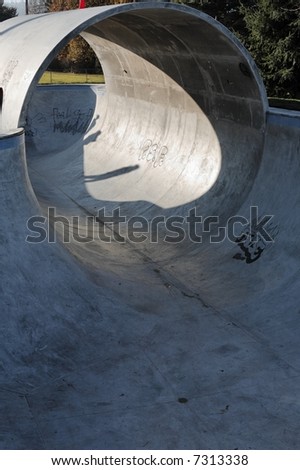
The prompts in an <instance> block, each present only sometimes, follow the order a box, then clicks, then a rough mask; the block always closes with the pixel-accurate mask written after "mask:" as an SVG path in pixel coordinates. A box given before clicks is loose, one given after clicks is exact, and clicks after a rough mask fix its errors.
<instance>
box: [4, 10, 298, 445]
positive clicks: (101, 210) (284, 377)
mask: <svg viewBox="0 0 300 470" xmlns="http://www.w3.org/2000/svg"><path fill="white" fill-rule="evenodd" d="M78 34H81V35H82V37H84V39H85V40H86V41H87V42H88V43H89V44H90V45H91V46H92V48H93V49H94V51H95V53H96V54H97V56H98V58H99V60H100V62H101V65H102V67H103V71H104V75H105V85H81V86H79V85H69V86H66V85H62V86H54V85H51V86H38V81H39V78H40V77H41V75H42V74H43V72H44V71H45V70H46V69H47V67H48V65H49V64H50V63H51V61H52V59H53V58H54V57H55V56H56V55H57V53H58V52H59V50H60V49H61V48H62V47H63V46H64V45H65V44H67V43H68V42H69V41H70V39H72V38H73V37H75V36H77V35H78ZM24 38H26V40H24ZM0 45H1V55H0V64H1V67H0V90H1V94H0V97H1V103H0V165H1V172H0V178H1V180H0V183H1V184H0V188H1V191H0V197H1V225H0V227H1V228H0V236H1V245H0V247H1V248H0V249H1V258H0V259H1V300H0V302H1V343H0V367H1V369H0V370H1V375H0V398H1V399H0V412H1V421H0V448H1V449H298V448H299V446H300V438H299V436H300V424H299V423H300V401H299V393H300V362H299V353H300V346H299V333H300V316H299V313H300V312H299V287H300V283H299V250H298V247H297V242H298V240H297V236H298V234H299V228H300V219H299V197H300V194H299V177H300V168H299V162H300V159H299V157H300V155H299V153H300V152H299V147H300V143H299V142H300V141H299V136H300V132H299V127H300V115H299V113H296V112H288V111H284V110H278V109H277V110H275V109H270V108H269V107H268V103H267V98H266V93H265V89H264V85H263V83H262V81H261V78H260V76H259V73H258V71H257V69H256V66H255V64H254V62H253V60H252V59H251V57H250V55H249V54H248V52H247V51H246V50H245V49H244V48H243V46H242V45H241V44H240V43H239V42H238V41H237V39H236V38H235V37H234V36H233V35H232V34H231V33H230V32H229V31H228V30H227V29H226V28H224V27H223V26H222V25H221V24H219V23H218V22H217V21H215V20H214V19H212V18H210V17H209V16H207V15H205V14H203V13H200V12H199V11H196V10H193V9H190V8H187V7H184V6H180V5H177V4H171V3H136V4H127V5H113V6H105V7H95V8H88V9H84V10H76V11H66V12H60V13H53V14H45V15H34V16H26V17H18V18H14V19H11V20H8V21H5V22H3V23H1V24H0Z"/></svg>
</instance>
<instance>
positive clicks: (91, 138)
mask: <svg viewBox="0 0 300 470" xmlns="http://www.w3.org/2000/svg"><path fill="white" fill-rule="evenodd" d="M81 35H82V36H83V37H84V39H85V40H86V41H87V42H88V43H89V44H90V45H91V47H92V48H93V50H94V51H95V53H96V55H97V56H98V58H99V60H100V62H101V65H102V67H103V71H104V74H105V87H103V86H96V85H93V86H48V87H44V86H43V87H41V86H38V87H36V88H35V91H34V93H33V95H32V96H31V98H30V101H29V103H26V107H24V109H25V110H26V134H27V153H28V159H29V163H30V169H31V174H32V181H33V186H34V189H35V190H36V193H37V196H38V197H39V193H43V197H44V198H45V197H46V196H45V193H46V192H47V191H46V190H45V188H44V189H42V190H41V186H42V184H41V179H40V176H42V175H44V176H46V178H47V183H48V184H49V185H51V186H52V188H54V187H55V188H57V189H58V190H61V191H62V192H63V193H64V194H65V195H67V196H68V198H69V199H71V200H72V201H75V202H76V204H78V205H79V206H80V207H84V208H85V209H86V210H87V211H88V212H89V213H95V212H96V211H97V210H98V209H100V208H102V207H105V210H107V212H108V213H109V214H111V213H112V210H113V209H114V208H117V207H120V210H121V211H122V214H123V215H125V216H132V215H135V216H138V215H143V216H144V217H146V218H147V219H153V217H154V216H157V215H161V216H169V215H182V216H185V215H187V212H188V210H189V209H190V208H192V207H195V208H197V211H199V213H201V215H203V216H210V215H212V216H213V215H215V214H217V215H218V216H219V217H220V220H224V219H225V218H228V217H230V216H231V215H233V214H235V213H236V212H237V210H238V208H239V207H240V206H241V205H242V203H243V201H244V200H245V199H246V197H247V195H248V193H249V191H250V189H251V187H252V184H253V181H254V179H255V176H256V174H257V172H258V169H259V166H260V161H261V156H262V150H263V140H264V125H265V104H264V91H263V90H262V88H261V86H260V83H259V78H258V76H257V75H256V71H255V69H254V68H253V67H252V64H251V60H250V59H249V56H248V55H247V53H246V52H245V50H244V49H243V48H242V46H240V45H239V44H238V43H237V41H236V40H234V39H233V38H232V37H231V35H230V33H229V32H227V31H226V30H225V29H224V28H223V27H221V26H220V25H218V24H217V23H216V22H215V21H213V20H212V19H209V20H208V17H206V15H203V14H200V13H199V12H193V13H192V14H191V13H190V10H189V11H188V12H187V11H186V10H184V9H183V10H181V9H180V8H178V7H176V8H175V7H174V9H172V8H168V9H160V8H157V9H156V8H149V9H147V8H144V9H138V10H133V11H125V12H121V13H118V14H115V15H114V16H111V17H109V18H106V19H104V20H101V21H97V22H95V23H94V24H92V25H90V26H88V27H87V28H85V29H84V30H83V31H82V32H81ZM48 60H50V57H49V59H48ZM24 109H23V114H24ZM51 193H52V196H51V195H50V194H49V195H48V196H47V198H49V199H48V205H49V203H51V202H52V203H53V204H54V203H55V204H56V206H57V204H58V202H57V200H51V197H52V198H53V199H55V197H56V196H55V195H54V194H53V191H51ZM67 206H68V204H67ZM69 209H70V208H69ZM60 211H61V213H63V212H64V211H67V208H66V207H60Z"/></svg>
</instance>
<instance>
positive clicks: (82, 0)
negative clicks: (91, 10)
mask: <svg viewBox="0 0 300 470" xmlns="http://www.w3.org/2000/svg"><path fill="white" fill-rule="evenodd" d="M79 8H85V0H79Z"/></svg>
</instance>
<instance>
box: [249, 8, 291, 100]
mask: <svg viewBox="0 0 300 470" xmlns="http://www.w3.org/2000/svg"><path fill="white" fill-rule="evenodd" d="M241 13H242V14H243V15H244V20H245V24H246V29H247V31H248V35H247V37H246V38H245V42H246V47H248V49H249V51H250V53H251V54H252V56H253V57H254V59H255V61H256V63H257V65H258V66H259V67H260V69H261V72H262V76H263V78H264V81H265V84H266V87H267V90H268V94H269V96H279V97H284V98H286V97H292V98H297V97H298V98H299V97H300V88H299V86H300V6H299V0H285V2H282V0H256V2H255V5H254V6H252V7H249V6H247V5H243V6H242V7H241Z"/></svg>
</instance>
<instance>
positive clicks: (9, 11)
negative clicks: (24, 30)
mask: <svg viewBox="0 0 300 470" xmlns="http://www.w3.org/2000/svg"><path fill="white" fill-rule="evenodd" d="M15 16H17V9H16V8H10V7H6V6H4V5H0V22H1V21H5V20H9V18H14V17H15Z"/></svg>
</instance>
